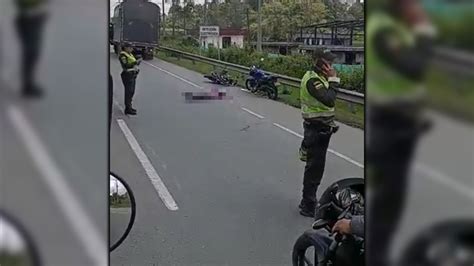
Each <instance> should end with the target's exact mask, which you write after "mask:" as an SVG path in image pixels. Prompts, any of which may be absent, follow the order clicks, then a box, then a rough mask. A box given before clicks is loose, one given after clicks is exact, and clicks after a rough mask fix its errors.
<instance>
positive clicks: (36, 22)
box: [15, 14, 46, 90]
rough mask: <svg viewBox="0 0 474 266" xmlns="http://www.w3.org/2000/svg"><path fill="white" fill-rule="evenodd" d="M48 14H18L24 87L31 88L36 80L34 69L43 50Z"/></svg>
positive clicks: (17, 27) (17, 23)
mask: <svg viewBox="0 0 474 266" xmlns="http://www.w3.org/2000/svg"><path fill="white" fill-rule="evenodd" d="M45 20H46V15H36V16H26V15H24V14H20V15H18V16H17V18H16V21H15V24H16V30H17V34H18V37H19V40H20V43H21V52H22V54H21V58H22V60H21V75H22V79H23V89H26V90H28V89H30V88H31V86H32V85H34V84H33V82H34V80H33V78H34V71H35V68H36V66H37V64H38V59H39V55H40V51H41V44H42V41H41V40H42V36H43V26H44V23H45Z"/></svg>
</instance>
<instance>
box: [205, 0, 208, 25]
mask: <svg viewBox="0 0 474 266" xmlns="http://www.w3.org/2000/svg"><path fill="white" fill-rule="evenodd" d="M204 26H208V25H207V0H204Z"/></svg>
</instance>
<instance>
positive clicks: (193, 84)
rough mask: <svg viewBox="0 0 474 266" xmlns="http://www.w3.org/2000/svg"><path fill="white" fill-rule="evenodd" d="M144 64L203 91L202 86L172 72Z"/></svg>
mask: <svg viewBox="0 0 474 266" xmlns="http://www.w3.org/2000/svg"><path fill="white" fill-rule="evenodd" d="M143 63H145V64H147V65H149V66H151V67H153V68H156V69H158V70H159V71H162V72H164V73H166V74H168V75H170V76H172V77H175V78H177V79H179V80H181V81H183V82H186V83H188V84H189V85H191V86H194V87H196V88H199V89H202V88H203V87H202V86H199V85H197V84H196V83H193V82H191V81H189V80H187V79H185V78H183V77H180V76H178V75H176V74H173V73H171V72H169V71H167V70H164V69H162V68H161V67H157V66H155V65H153V64H151V63H148V62H143Z"/></svg>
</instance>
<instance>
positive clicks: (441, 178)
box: [415, 163, 474, 200]
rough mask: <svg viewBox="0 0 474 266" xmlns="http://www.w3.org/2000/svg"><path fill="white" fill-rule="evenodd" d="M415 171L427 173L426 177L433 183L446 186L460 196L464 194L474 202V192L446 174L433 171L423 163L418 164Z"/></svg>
mask: <svg viewBox="0 0 474 266" xmlns="http://www.w3.org/2000/svg"><path fill="white" fill-rule="evenodd" d="M415 170H416V171H419V172H423V173H425V175H424V176H425V177H426V178H429V179H431V180H433V181H436V182H438V183H441V184H443V185H446V186H448V187H450V188H452V189H454V190H456V191H457V192H459V193H460V194H462V195H464V196H467V197H468V198H471V199H472V200H474V190H473V189H469V188H468V187H466V186H465V185H462V184H460V183H459V182H456V181H454V180H453V178H449V177H448V176H447V175H445V174H443V173H441V172H439V171H437V170H435V169H433V168H431V167H429V166H426V165H424V164H421V163H417V164H416V165H415Z"/></svg>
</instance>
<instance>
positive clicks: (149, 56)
mask: <svg viewBox="0 0 474 266" xmlns="http://www.w3.org/2000/svg"><path fill="white" fill-rule="evenodd" d="M153 58H154V54H153V52H146V53H145V54H143V59H144V60H153Z"/></svg>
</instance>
